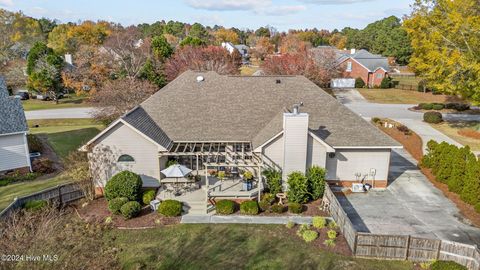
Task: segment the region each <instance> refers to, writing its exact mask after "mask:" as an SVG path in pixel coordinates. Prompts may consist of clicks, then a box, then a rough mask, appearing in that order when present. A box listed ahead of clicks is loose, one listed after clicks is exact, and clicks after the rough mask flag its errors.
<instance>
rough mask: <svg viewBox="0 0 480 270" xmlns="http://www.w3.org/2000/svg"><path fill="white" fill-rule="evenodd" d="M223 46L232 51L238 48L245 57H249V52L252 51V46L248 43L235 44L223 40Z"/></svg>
mask: <svg viewBox="0 0 480 270" xmlns="http://www.w3.org/2000/svg"><path fill="white" fill-rule="evenodd" d="M222 47H223V48H225V49H226V50H227V51H228V52H230V53H233V52H234V51H235V50H237V51H238V52H239V53H240V55H241V56H242V58H243V59H247V58H248V56H249V55H248V52H249V51H250V47H248V46H247V45H243V44H239V45H233V44H232V43H231V42H222Z"/></svg>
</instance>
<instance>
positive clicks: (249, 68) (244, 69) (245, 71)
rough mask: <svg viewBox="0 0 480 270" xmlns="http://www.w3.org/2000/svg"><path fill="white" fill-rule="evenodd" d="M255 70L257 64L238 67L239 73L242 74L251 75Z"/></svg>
mask: <svg viewBox="0 0 480 270" xmlns="http://www.w3.org/2000/svg"><path fill="white" fill-rule="evenodd" d="M257 70H259V67H258V66H242V67H241V68H240V74H241V75H243V76H252V75H253V73H255V72H256V71H257Z"/></svg>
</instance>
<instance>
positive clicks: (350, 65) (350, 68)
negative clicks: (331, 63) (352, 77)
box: [346, 62, 352, 72]
mask: <svg viewBox="0 0 480 270" xmlns="http://www.w3.org/2000/svg"><path fill="white" fill-rule="evenodd" d="M346 71H348V72H350V71H352V62H347V70H346Z"/></svg>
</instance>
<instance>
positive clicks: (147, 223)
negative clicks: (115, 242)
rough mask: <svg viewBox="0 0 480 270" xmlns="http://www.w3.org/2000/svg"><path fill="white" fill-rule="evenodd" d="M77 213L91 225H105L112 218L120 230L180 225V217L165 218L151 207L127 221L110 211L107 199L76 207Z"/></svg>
mask: <svg viewBox="0 0 480 270" xmlns="http://www.w3.org/2000/svg"><path fill="white" fill-rule="evenodd" d="M76 209H77V212H78V214H79V215H80V217H81V218H82V219H84V220H85V221H87V222H90V223H103V222H105V219H106V218H107V217H112V223H111V224H112V225H113V226H115V227H118V228H149V227H157V226H161V225H172V224H178V223H180V219H181V218H180V217H163V216H161V215H160V214H158V213H156V212H152V211H151V210H150V207H148V206H145V207H143V209H142V211H141V212H140V215H139V216H138V217H135V218H132V219H128V220H125V219H124V218H123V217H122V216H120V215H112V214H111V213H110V211H108V206H107V201H106V200H105V198H98V199H96V200H93V201H90V202H89V203H88V205H86V206H85V207H82V206H81V205H77V206H76Z"/></svg>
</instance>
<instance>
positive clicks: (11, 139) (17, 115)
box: [0, 77, 31, 173]
mask: <svg viewBox="0 0 480 270" xmlns="http://www.w3.org/2000/svg"><path fill="white" fill-rule="evenodd" d="M27 132H28V126H27V120H26V118H25V113H24V111H23V107H22V104H21V101H20V99H17V98H13V97H9V95H8V91H7V86H6V84H5V81H4V79H3V78H2V77H0V173H1V172H7V171H11V170H21V171H24V172H29V171H31V164H30V151H29V150H28V142H27Z"/></svg>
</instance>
